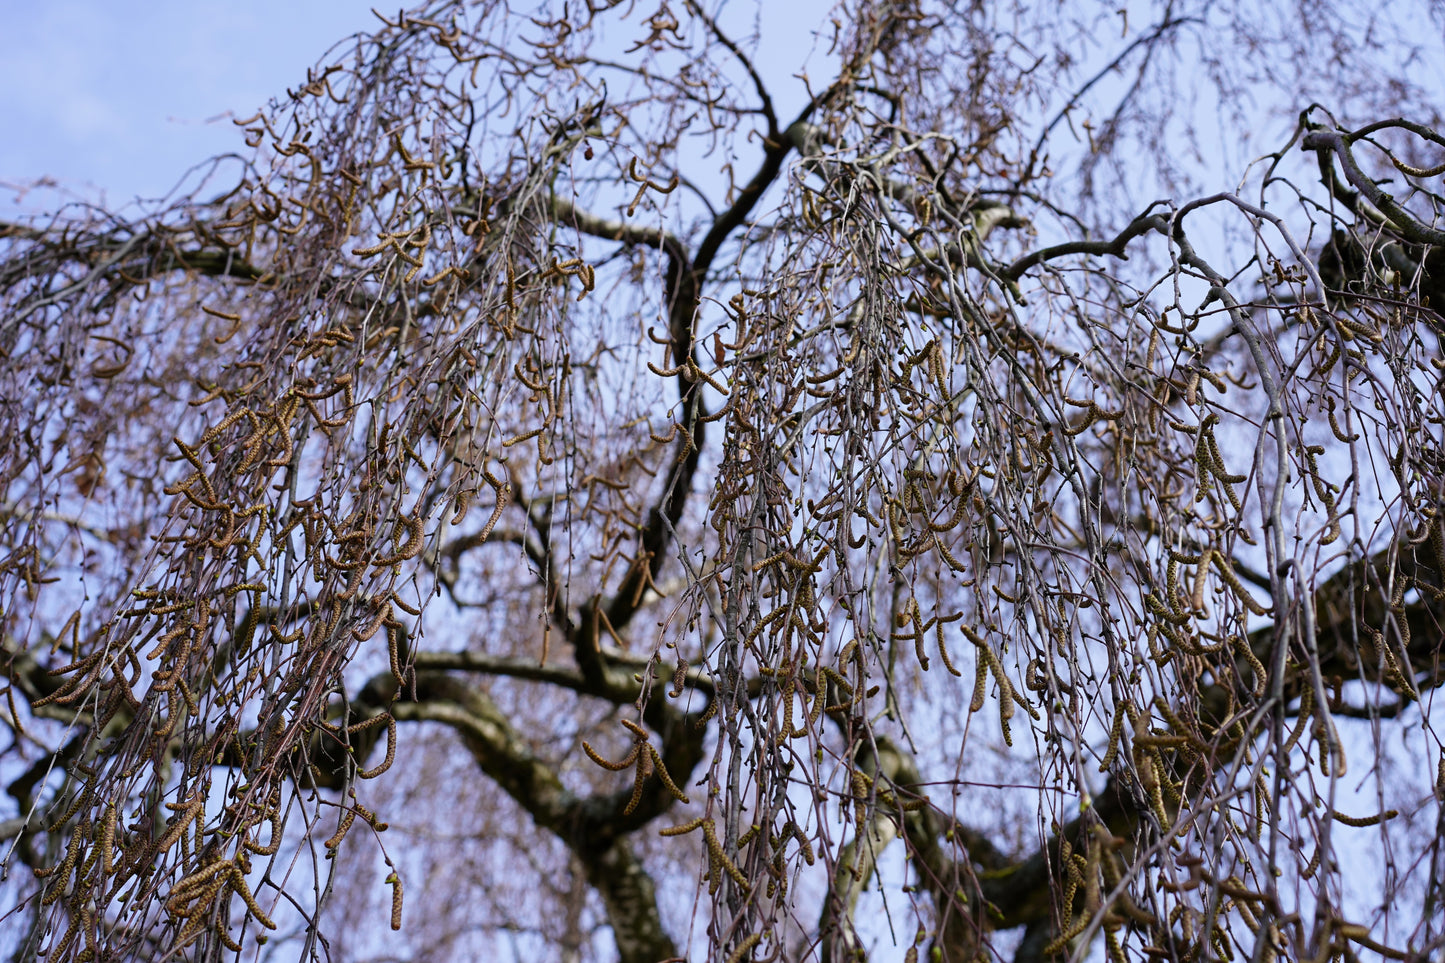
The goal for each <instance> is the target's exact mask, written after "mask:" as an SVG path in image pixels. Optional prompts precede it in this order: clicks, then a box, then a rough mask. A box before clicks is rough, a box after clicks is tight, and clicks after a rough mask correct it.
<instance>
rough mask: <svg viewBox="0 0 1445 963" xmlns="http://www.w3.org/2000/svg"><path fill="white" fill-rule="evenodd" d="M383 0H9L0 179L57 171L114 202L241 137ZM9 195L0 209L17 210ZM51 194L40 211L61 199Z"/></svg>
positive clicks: (156, 191)
mask: <svg viewBox="0 0 1445 963" xmlns="http://www.w3.org/2000/svg"><path fill="white" fill-rule="evenodd" d="M371 6H372V0H246V2H245V3H219V2H214V0H193V2H189V3H183V2H180V0H148V2H146V3H136V2H117V0H108V2H107V0H44V2H22V0H0V15H3V23H4V24H5V27H4V29H3V31H0V90H3V91H5V94H4V95H3V96H0V130H4V131H5V132H6V136H5V137H4V138H0V183H3V184H5V185H19V184H22V183H24V182H27V181H34V180H36V179H37V178H41V177H47V176H49V177H54V178H55V179H56V180H57V181H59V182H60V185H61V186H62V188H63V189H65V190H67V191H69V192H70V193H72V194H78V195H80V196H83V197H86V198H87V199H92V200H95V199H99V198H100V197H101V192H102V191H103V193H104V197H105V199H106V201H107V202H108V203H110V204H112V205H120V204H124V203H126V202H128V201H130V200H132V199H134V198H135V197H137V196H140V197H159V196H161V195H164V194H165V193H167V192H168V191H169V190H170V189H171V188H172V187H173V186H174V185H175V183H176V181H177V180H178V179H179V178H180V177H181V175H182V174H184V173H185V171H186V169H187V168H189V167H190V166H191V165H192V164H194V163H196V162H198V161H201V160H204V159H205V158H207V157H209V156H211V155H213V154H216V153H220V152H223V151H227V150H234V149H236V148H238V147H241V146H242V143H241V140H240V138H239V137H238V136H237V131H236V128H235V127H234V126H232V124H231V123H230V115H228V113H227V112H228V111H229V112H234V116H238V117H243V118H244V117H248V116H250V115H251V114H253V113H254V112H255V110H256V109H257V108H258V107H260V106H261V105H262V104H264V103H265V102H266V101H267V100H268V99H269V98H271V97H273V96H276V95H284V93H285V90H286V88H287V87H288V86H295V85H296V84H297V82H298V81H301V82H304V80H305V76H306V68H307V67H309V66H311V65H313V64H314V63H315V62H316V61H317V60H318V59H319V58H320V57H321V55H322V54H323V53H324V52H325V51H326V50H327V48H329V47H330V46H331V45H332V44H333V43H335V42H336V41H338V40H341V39H342V38H343V37H345V36H347V35H349V34H352V33H355V32H356V31H358V30H362V29H366V28H369V27H370V26H371V25H373V24H376V23H377V22H378V21H377V19H376V17H375V16H374V15H373V14H372V13H371V11H370V7H371ZM5 194H8V192H0V218H4V217H5V216H6V214H7V209H8V210H9V211H13V210H14V209H15V207H14V205H13V204H12V203H11V199H10V198H9V197H6V196H5ZM57 199H58V198H57V196H56V195H55V194H53V193H51V192H49V191H41V192H37V193H36V194H32V195H31V196H30V197H29V198H28V199H27V200H26V202H25V204H24V206H25V208H28V209H32V210H33V209H37V208H39V209H43V208H47V207H53V206H54V205H55V203H56V201H57Z"/></svg>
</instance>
